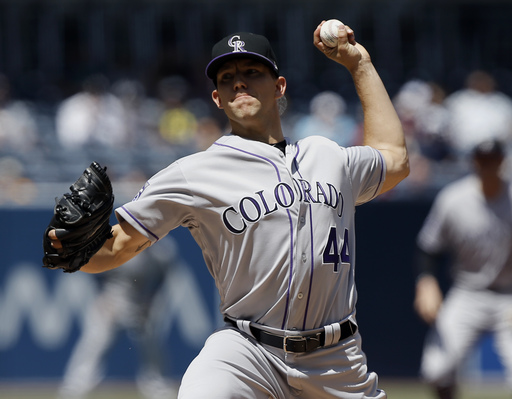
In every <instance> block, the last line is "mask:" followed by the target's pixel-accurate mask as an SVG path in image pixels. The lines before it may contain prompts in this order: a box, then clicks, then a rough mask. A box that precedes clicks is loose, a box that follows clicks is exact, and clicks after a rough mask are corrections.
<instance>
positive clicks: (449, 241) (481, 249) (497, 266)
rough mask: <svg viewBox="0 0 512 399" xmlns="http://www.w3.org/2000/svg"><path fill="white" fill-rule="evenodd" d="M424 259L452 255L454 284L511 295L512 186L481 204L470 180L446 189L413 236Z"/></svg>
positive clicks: (476, 182) (477, 184) (477, 188)
mask: <svg viewBox="0 0 512 399" xmlns="http://www.w3.org/2000/svg"><path fill="white" fill-rule="evenodd" d="M418 245H419V247H420V248H422V249H423V250H425V251H426V252H429V253H440V252H443V251H445V250H448V251H449V250H453V253H454V255H455V258H454V259H453V261H454V263H453V273H452V274H453V278H454V284H455V285H456V286H458V287H461V288H465V289H471V290H474V289H487V288H491V289H493V290H496V291H501V292H512V186H511V185H507V188H506V190H505V192H504V193H503V194H502V195H501V196H500V197H498V198H497V199H495V200H492V201H486V199H485V198H484V196H483V193H482V189H481V184H480V181H479V180H478V178H477V177H476V176H474V175H470V176H467V177H465V178H463V179H461V180H458V181H456V182H454V183H452V184H450V185H448V186H446V187H445V188H444V189H443V190H442V191H441V192H440V193H439V195H438V196H437V198H436V200H435V201H434V204H433V206H432V209H431V211H430V213H429V215H428V217H427V219H426V220H425V223H424V225H423V227H422V229H421V230H420V233H419V235H418Z"/></svg>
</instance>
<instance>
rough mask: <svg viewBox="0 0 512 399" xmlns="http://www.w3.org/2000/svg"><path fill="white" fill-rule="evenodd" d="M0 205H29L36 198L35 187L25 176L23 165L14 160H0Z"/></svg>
mask: <svg viewBox="0 0 512 399" xmlns="http://www.w3.org/2000/svg"><path fill="white" fill-rule="evenodd" d="M0 187H2V189H1V190H0V205H8V206H9V205H16V206H20V205H29V204H30V203H31V202H32V201H33V200H34V199H35V198H36V196H37V186H36V185H35V184H34V182H33V181H32V180H31V179H29V178H27V177H26V175H25V168H24V166H23V164H22V163H21V162H20V161H19V160H18V159H16V158H14V157H11V156H6V157H2V158H0Z"/></svg>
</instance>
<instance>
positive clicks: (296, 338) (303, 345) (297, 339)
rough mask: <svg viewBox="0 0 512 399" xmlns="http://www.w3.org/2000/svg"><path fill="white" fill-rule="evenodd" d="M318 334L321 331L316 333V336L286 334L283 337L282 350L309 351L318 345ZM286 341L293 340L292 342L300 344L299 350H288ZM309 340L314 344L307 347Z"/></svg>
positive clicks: (293, 351)
mask: <svg viewBox="0 0 512 399" xmlns="http://www.w3.org/2000/svg"><path fill="white" fill-rule="evenodd" d="M320 335H321V333H317V334H316V336H308V337H303V336H302V335H286V336H285V337H284V339H283V350H284V351H285V353H306V352H311V351H313V350H315V349H317V348H318V347H319V346H320ZM288 341H290V342H293V344H298V345H299V346H300V347H299V350H291V349H290V350H289V349H288ZM310 342H314V343H315V344H314V345H313V346H312V347H308V343H310Z"/></svg>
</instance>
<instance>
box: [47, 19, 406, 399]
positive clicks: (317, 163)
mask: <svg viewBox="0 0 512 399" xmlns="http://www.w3.org/2000/svg"><path fill="white" fill-rule="evenodd" d="M339 34H340V40H339V44H338V47H337V48H328V47H326V46H324V45H323V43H321V40H320V25H319V26H318V27H317V29H316V30H315V32H314V44H315V46H316V47H317V48H318V49H319V50H320V51H322V52H323V53H324V54H325V55H326V56H327V57H329V58H331V59H333V60H334V61H336V62H338V63H340V64H341V65H344V66H345V67H346V68H347V69H348V70H349V71H350V73H351V75H352V77H353V80H354V83H355V86H356V89H357V92H358V94H359V97H360V99H361V104H362V107H363V111H364V113H365V144H367V146H366V147H353V148H347V149H345V148H341V147H339V146H338V145H337V144H335V143H334V142H332V141H329V140H327V139H325V138H322V137H311V138H307V139H304V140H302V141H299V142H298V143H291V142H287V141H285V139H284V135H283V132H282V129H281V123H280V114H279V105H278V101H279V99H280V98H281V97H283V96H284V94H285V91H286V79H285V78H284V77H282V76H279V71H278V67H277V63H276V61H275V55H274V53H273V51H272V49H271V47H270V44H269V43H268V40H267V39H266V38H264V37H263V36H259V35H254V34H251V33H245V32H242V33H237V34H232V35H229V36H227V37H226V38H224V39H222V40H221V41H220V42H218V43H217V44H216V45H215V46H214V47H213V51H212V55H213V57H212V61H211V62H210V64H209V65H208V67H207V75H208V77H210V78H211V79H212V80H213V81H214V83H215V86H216V88H215V90H214V91H213V93H212V98H213V100H214V102H215V103H216V104H217V106H218V107H219V108H221V109H223V110H224V112H225V113H226V115H227V117H228V119H229V121H230V124H231V128H232V134H230V135H228V136H225V137H222V138H221V139H219V140H217V142H216V143H214V144H213V145H212V147H211V148H209V149H208V150H207V151H205V152H201V153H198V154H194V155H191V156H189V157H186V158H183V159H181V160H179V161H177V162H175V163H173V164H172V165H170V166H169V167H168V168H166V169H165V170H163V171H161V172H160V173H158V174H156V175H155V176H154V177H153V178H151V179H150V180H149V181H148V182H147V184H146V185H145V186H144V188H143V189H142V190H141V192H140V193H139V195H138V196H137V197H136V198H135V200H134V201H133V202H131V203H128V204H125V205H124V206H123V207H121V208H118V209H117V210H116V212H117V216H118V218H119V220H120V224H119V225H116V226H114V238H113V239H111V240H108V241H107V243H106V244H105V245H104V247H103V248H102V249H101V250H100V251H99V252H98V254H97V255H96V256H94V257H93V258H92V260H91V261H90V263H89V264H88V265H86V266H85V267H84V268H82V270H84V271H88V272H97V271H102V270H105V269H108V268H112V267H116V266H118V265H119V264H121V263H123V262H124V261H125V260H126V259H128V258H130V257H133V256H135V255H136V254H137V253H138V252H140V250H141V249H143V248H144V247H146V246H148V245H150V244H151V243H152V242H155V241H157V240H158V239H160V238H161V237H163V236H165V235H166V234H167V233H168V232H169V231H170V230H171V229H173V228H176V227H178V226H185V227H187V228H189V229H190V231H191V233H192V235H193V236H194V238H195V240H196V241H197V243H198V244H199V246H200V248H201V250H202V251H203V255H204V258H205V262H206V264H207V266H208V269H209V271H210V273H211V274H212V276H213V277H214V279H215V282H216V285H217V287H218V289H219V293H220V298H221V301H222V303H221V312H222V313H223V315H224V316H225V317H227V320H228V323H227V326H226V327H225V328H222V329H221V330H219V331H217V332H215V333H213V334H212V335H211V337H210V338H209V339H208V340H207V342H206V344H205V346H204V348H203V350H202V351H201V353H200V354H199V355H198V356H197V357H196V359H195V360H194V361H193V362H192V363H191V365H190V366H189V368H188V369H187V371H186V373H185V375H184V377H183V381H182V384H181V387H180V392H179V398H204V397H208V398H223V399H225V398H240V397H243V398H265V399H267V398H275V399H278V398H279V399H283V398H289V397H291V396H292V395H297V394H300V395H301V397H303V398H311V399H313V398H314V399H323V398H352V397H359V398H385V397H386V395H385V393H384V392H383V391H381V390H379V389H378V388H377V378H376V375H375V374H374V373H370V372H368V370H367V366H366V358H365V355H364V353H363V352H362V350H361V341H360V335H359V333H358V332H357V326H356V320H355V302H356V289H355V285H354V266H355V242H354V237H355V230H354V211H355V209H354V208H355V206H356V205H358V204H361V203H364V202H366V201H369V200H371V199H373V198H375V197H376V196H377V195H378V194H379V193H382V192H385V191H387V190H389V189H391V188H392V187H394V186H395V185H396V184H397V183H398V182H399V181H401V180H402V179H403V178H404V177H405V176H406V175H407V174H408V170H409V169H408V158H407V151H406V148H405V141H404V137H403V132H402V128H401V125H400V122H399V120H398V117H397V115H396V113H395V110H394V108H393V106H392V104H391V101H390V99H389V96H388V94H387V92H386V90H385V88H384V86H383V84H382V82H381V80H380V78H379V76H378V74H377V72H376V71H375V69H374V67H373V65H372V63H371V61H370V57H369V55H368V53H367V52H366V50H365V49H364V48H363V47H362V46H361V45H359V44H358V43H356V41H355V39H354V33H353V31H352V30H351V29H350V28H348V27H344V26H342V27H341V28H340V31H339ZM50 237H54V234H53V233H50ZM56 245H58V242H56ZM191 317H194V315H191ZM349 320H350V321H349ZM303 337H307V338H303ZM285 349H286V351H285Z"/></svg>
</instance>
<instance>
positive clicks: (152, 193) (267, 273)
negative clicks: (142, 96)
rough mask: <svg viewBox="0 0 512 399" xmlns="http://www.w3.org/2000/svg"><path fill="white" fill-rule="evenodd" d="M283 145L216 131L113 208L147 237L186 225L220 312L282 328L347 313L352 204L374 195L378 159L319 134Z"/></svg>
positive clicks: (315, 324)
mask: <svg viewBox="0 0 512 399" xmlns="http://www.w3.org/2000/svg"><path fill="white" fill-rule="evenodd" d="M285 152H286V154H285V153H283V152H282V151H281V150H279V149H278V148H276V147H274V146H270V145H268V144H265V143H261V142H258V141H253V140H246V139H243V138H241V137H238V136H236V135H228V136H224V137H221V138H220V139H219V140H217V142H215V143H214V144H213V145H212V146H211V147H210V148H209V149H208V150H207V151H204V152H200V153H197V154H193V155H190V156H187V157H185V158H182V159H180V160H178V161H176V162H174V163H173V164H171V165H170V166H169V167H167V168H166V169H164V170H162V171H160V172H159V173H157V174H156V175H155V176H153V177H152V178H151V179H150V180H149V181H148V182H147V183H146V184H145V186H144V187H143V188H142V189H141V191H140V192H139V194H138V195H137V196H136V198H135V199H134V200H133V201H132V202H130V203H127V204H125V205H124V206H122V207H120V208H118V209H116V213H117V216H118V217H119V218H122V219H124V220H126V221H127V222H128V223H130V224H131V225H132V226H134V227H135V228H136V229H137V230H138V231H139V232H141V233H142V234H144V235H145V236H146V237H148V239H150V240H151V241H157V240H159V239H161V238H162V237H164V236H165V235H166V234H167V233H168V232H169V231H170V230H172V229H174V228H176V227H178V226H184V227H187V228H188V229H189V230H190V232H191V233H192V235H193V237H194V238H195V240H196V242H197V243H198V244H199V247H200V248H201V250H202V252H203V256H204V259H205V262H206V265H207V267H208V269H209V271H210V273H211V275H212V276H213V277H214V279H215V282H216V285H217V288H218V290H219V293H220V298H221V309H220V310H221V312H222V313H223V314H225V315H229V316H231V317H233V318H237V319H245V320H251V321H254V322H257V323H261V324H264V325H266V326H270V327H274V328H279V329H288V330H291V329H298V330H307V329H314V328H319V327H323V326H324V325H328V324H330V323H335V322H338V321H341V320H344V319H346V318H349V317H351V318H353V316H354V313H355V303H356V297H357V294H356V288H355V284H354V264H355V227H354V213H355V206H356V205H358V204H362V203H364V202H367V201H369V200H371V199H373V198H374V197H375V196H377V194H378V193H379V191H380V189H381V186H382V183H383V180H384V176H385V165H384V161H383V158H382V156H381V154H380V152H378V151H377V150H375V149H373V148H370V147H351V148H343V147H340V146H339V145H337V144H336V143H334V142H332V141H330V140H328V139H326V138H323V137H309V138H306V139H304V140H301V141H299V142H297V143H295V144H293V143H289V142H288V143H287V146H286V151H285Z"/></svg>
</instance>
